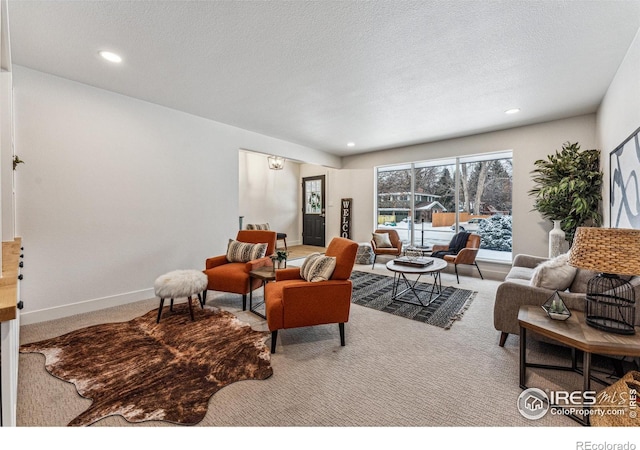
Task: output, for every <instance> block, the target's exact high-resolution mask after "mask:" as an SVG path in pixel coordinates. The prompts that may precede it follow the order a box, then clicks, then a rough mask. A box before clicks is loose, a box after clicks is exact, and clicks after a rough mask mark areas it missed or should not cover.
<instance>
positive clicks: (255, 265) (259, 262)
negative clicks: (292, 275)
mask: <svg viewBox="0 0 640 450" xmlns="http://www.w3.org/2000/svg"><path fill="white" fill-rule="evenodd" d="M272 265H273V261H271V258H270V257H268V256H265V257H263V258H258V259H254V260H252V261H249V262H247V263H246V264H245V270H246V272H247V273H249V272H251V271H252V270H256V269H259V268H260V267H265V266H269V267H270V266H272Z"/></svg>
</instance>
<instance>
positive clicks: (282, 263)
mask: <svg viewBox="0 0 640 450" xmlns="http://www.w3.org/2000/svg"><path fill="white" fill-rule="evenodd" d="M287 256H289V252H287V251H285V250H276V252H275V253H274V254H273V255H272V256H271V260H272V261H273V268H274V269H285V268H286V267H287Z"/></svg>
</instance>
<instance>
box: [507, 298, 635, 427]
mask: <svg viewBox="0 0 640 450" xmlns="http://www.w3.org/2000/svg"><path fill="white" fill-rule="evenodd" d="M518 323H519V324H520V387H521V388H522V389H528V387H527V385H526V381H527V380H526V378H527V368H528V367H533V368H539V369H555V370H570V371H574V372H576V373H579V374H581V375H582V377H583V381H582V391H583V393H584V392H586V391H590V390H591V380H592V379H594V380H596V381H598V382H599V383H601V384H604V385H607V384H609V383H606V382H605V381H603V380H599V379H597V378H595V377H593V376H592V375H591V355H592V354H593V353H595V354H598V355H609V356H633V357H638V356H640V327H636V334H633V335H622V334H615V333H607V332H606V331H602V330H599V329H597V328H594V327H591V326H589V325H587V323H586V321H585V318H584V313H583V312H582V311H573V310H572V311H571V317H569V318H568V319H567V320H564V321H559V320H552V319H550V318H549V317H548V316H547V314H546V313H545V312H544V310H543V309H542V308H541V307H539V306H522V307H520V310H519V311H518ZM527 330H531V331H534V332H536V333H538V334H540V335H542V336H545V337H547V338H549V339H553V340H554V341H557V342H559V343H561V344H564V345H566V346H567V347H569V348H571V356H572V358H571V366H570V367H568V366H554V365H548V364H534V363H529V362H527ZM576 350H580V351H582V352H583V360H582V369H580V368H579V367H578V364H577V361H576ZM551 406H558V405H551ZM588 408H589V406H586V405H582V409H585V410H586V409H588ZM569 417H571V418H572V419H574V420H575V421H577V422H579V423H581V424H582V425H589V416H588V415H585V416H578V415H574V414H571V415H569Z"/></svg>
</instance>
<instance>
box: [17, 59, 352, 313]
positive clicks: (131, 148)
mask: <svg viewBox="0 0 640 450" xmlns="http://www.w3.org/2000/svg"><path fill="white" fill-rule="evenodd" d="M13 81H14V87H15V112H16V120H15V123H16V153H17V154H18V155H20V157H21V158H22V159H23V160H24V161H25V164H22V165H21V166H20V174H19V175H20V176H19V177H17V179H16V191H17V192H16V195H17V199H16V200H17V201H16V203H17V223H16V228H17V234H18V235H19V236H21V237H22V238H23V240H24V246H25V268H24V272H23V273H24V277H25V278H24V280H23V283H22V300H23V301H24V304H25V308H24V310H23V315H22V317H23V323H33V322H37V321H41V320H50V319H55V318H58V317H62V316H66V315H70V314H75V313H79V312H84V311H90V310H94V309H100V308H105V307H109V306H113V305H116V304H121V303H126V302H130V301H136V300H141V299H145V298H150V297H153V291H152V289H151V288H152V286H153V281H154V280H155V278H156V277H157V276H159V275H161V274H163V273H165V272H167V271H170V270H174V269H180V268H183V269H184V268H194V269H200V268H202V267H203V266H204V260H205V258H207V257H209V256H213V255H218V254H222V253H224V251H225V249H226V244H227V241H228V239H229V237H234V236H235V235H236V233H237V230H238V216H239V210H238V203H239V202H238V183H239V171H238V168H239V166H238V159H239V158H238V151H239V149H241V148H243V149H260V151H264V152H266V153H277V154H280V155H283V156H286V157H293V156H294V155H296V154H298V155H299V154H301V153H302V154H304V155H305V157H306V159H307V160H309V161H310V162H313V163H316V164H325V165H334V166H339V163H340V160H339V158H336V157H333V156H330V155H326V154H323V153H322V152H318V151H316V150H313V149H307V148H305V147H301V146H299V145H295V144H291V143H288V142H285V141H281V140H278V139H273V138H269V137H266V136H261V135H259V134H257V133H252V132H248V131H245V130H241V129H238V128H234V127H230V126H227V125H223V124H219V123H216V122H213V121H210V120H205V119H202V118H199V117H196V116H192V115H189V114H185V113H182V112H179V111H175V110H171V109H168V108H164V107H161V106H158V105H154V104H150V103H147V102H143V101H140V100H136V99H132V98H130V97H126V96H122V95H118V94H114V93H111V92H108V91H104V90H100V89H96V88H93V87H90V86H87V85H83V84H80V83H75V82H72V81H69V80H65V79H62V78H58V77H54V76H51V75H47V74H44V73H41V72H37V71H33V70H30V69H27V68H24V67H19V66H14V70H13Z"/></svg>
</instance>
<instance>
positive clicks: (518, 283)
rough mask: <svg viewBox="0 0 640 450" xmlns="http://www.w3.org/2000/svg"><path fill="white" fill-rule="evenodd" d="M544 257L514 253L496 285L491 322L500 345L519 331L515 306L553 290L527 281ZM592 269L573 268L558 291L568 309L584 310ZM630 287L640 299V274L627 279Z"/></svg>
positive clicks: (639, 314) (538, 301)
mask: <svg viewBox="0 0 640 450" xmlns="http://www.w3.org/2000/svg"><path fill="white" fill-rule="evenodd" d="M544 261H547V258H541V257H538V256H531V255H517V256H516V257H515V259H514V260H513V265H512V268H511V270H510V271H509V273H508V274H507V276H506V277H505V280H504V282H503V283H501V284H500V286H498V290H497V291H496V299H495V304H494V309H493V325H494V327H495V329H496V330H498V331H500V332H501V334H500V346H501V347H502V346H504V344H505V341H506V340H507V336H508V335H509V334H516V335H517V334H520V327H519V325H518V310H519V309H520V307H521V306H523V305H540V306H541V305H542V304H544V302H546V301H547V299H548V298H549V297H550V296H551V295H552V294H553V293H554V290H552V289H546V288H540V287H535V286H532V285H531V278H532V277H533V274H534V271H535V267H536V266H537V265H538V264H540V263H542V262H544ZM595 275H596V273H595V272H591V271H588V270H582V269H577V271H576V273H575V276H574V278H573V281H572V282H571V285H570V286H569V288H568V289H567V290H566V291H563V292H561V297H562V299H563V300H564V302H565V304H566V305H567V307H568V308H569V309H574V310H578V311H584V308H585V298H586V292H587V283H588V282H589V280H590V279H591V278H592V277H594V276H595ZM629 281H630V282H631V284H632V285H633V287H634V292H635V296H636V301H639V300H640V277H632V278H631V279H630V280H629ZM637 324H640V307H637V308H636V325H637Z"/></svg>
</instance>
